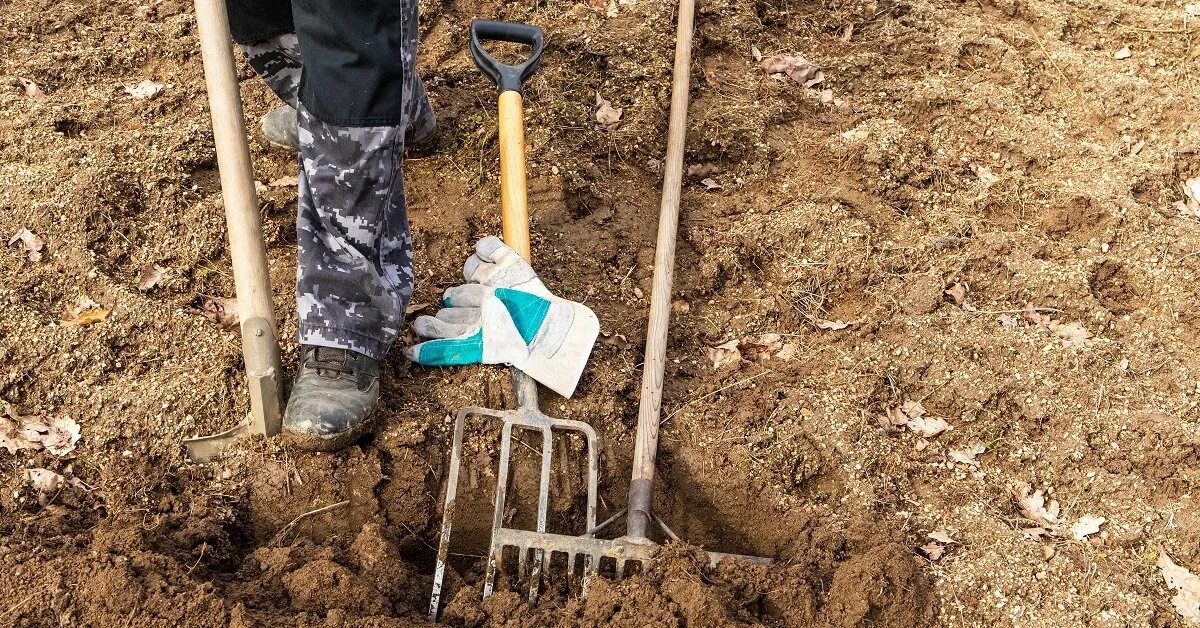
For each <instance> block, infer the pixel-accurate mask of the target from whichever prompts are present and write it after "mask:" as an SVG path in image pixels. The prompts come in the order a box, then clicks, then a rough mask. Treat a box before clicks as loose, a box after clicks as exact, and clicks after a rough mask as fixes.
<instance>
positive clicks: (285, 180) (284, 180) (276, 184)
mask: <svg viewBox="0 0 1200 628" xmlns="http://www.w3.org/2000/svg"><path fill="white" fill-rule="evenodd" d="M297 185H300V179H299V178H298V177H279V178H278V179H275V180H273V181H271V182H270V183H268V184H267V186H268V187H273V188H294V187H296V186H297Z"/></svg>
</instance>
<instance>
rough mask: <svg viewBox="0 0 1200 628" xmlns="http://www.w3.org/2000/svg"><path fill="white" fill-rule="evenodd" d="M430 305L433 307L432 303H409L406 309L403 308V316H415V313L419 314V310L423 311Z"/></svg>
mask: <svg viewBox="0 0 1200 628" xmlns="http://www.w3.org/2000/svg"><path fill="white" fill-rule="evenodd" d="M431 305H433V304H432V303H409V304H408V307H406V308H404V314H405V316H407V315H409V314H416V313H417V312H420V311H421V310H424V309H425V308H427V307H429V306H431Z"/></svg>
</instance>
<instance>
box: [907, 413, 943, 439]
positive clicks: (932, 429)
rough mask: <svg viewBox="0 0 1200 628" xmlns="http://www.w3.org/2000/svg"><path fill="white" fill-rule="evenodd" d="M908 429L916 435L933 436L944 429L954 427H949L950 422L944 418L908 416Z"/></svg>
mask: <svg viewBox="0 0 1200 628" xmlns="http://www.w3.org/2000/svg"><path fill="white" fill-rule="evenodd" d="M908 429H909V430H910V431H912V432H913V433H915V434H917V435H918V436H923V437H925V438H933V437H934V436H937V435H938V434H941V433H942V432H945V431H946V430H950V429H954V428H952V427H950V424H949V423H947V422H946V420H945V419H936V418H928V419H927V418H925V417H915V418H912V417H910V418H909V420H908Z"/></svg>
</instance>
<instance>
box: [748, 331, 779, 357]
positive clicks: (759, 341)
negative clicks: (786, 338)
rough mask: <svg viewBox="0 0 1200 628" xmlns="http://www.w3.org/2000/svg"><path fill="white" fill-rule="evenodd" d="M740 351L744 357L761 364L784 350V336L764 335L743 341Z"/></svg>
mask: <svg viewBox="0 0 1200 628" xmlns="http://www.w3.org/2000/svg"><path fill="white" fill-rule="evenodd" d="M738 349H739V351H740V352H741V353H742V355H743V357H746V358H748V359H750V360H754V361H756V362H761V361H762V360H765V359H767V358H769V357H771V356H772V355H774V354H776V353H778V352H779V351H781V350H783V336H780V335H779V334H762V335H761V336H753V337H750V338H744V339H742V342H741V343H739V344H738Z"/></svg>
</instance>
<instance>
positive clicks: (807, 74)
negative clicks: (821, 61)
mask: <svg viewBox="0 0 1200 628" xmlns="http://www.w3.org/2000/svg"><path fill="white" fill-rule="evenodd" d="M760 65H762V69H763V70H765V71H766V72H767V74H770V75H771V76H773V77H776V78H783V77H785V76H786V77H788V78H790V79H792V80H793V81H796V82H797V83H800V84H801V85H803V86H805V87H813V86H815V85H820V84H821V82H822V81H824V80H825V73H824V72H822V71H821V66H819V65H817V64H815V63H812V62H811V61H809V60H808V59H805V58H804V57H801V56H800V55H775V56H773V57H768V58H766V59H763V60H762V61H761V62H760Z"/></svg>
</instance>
